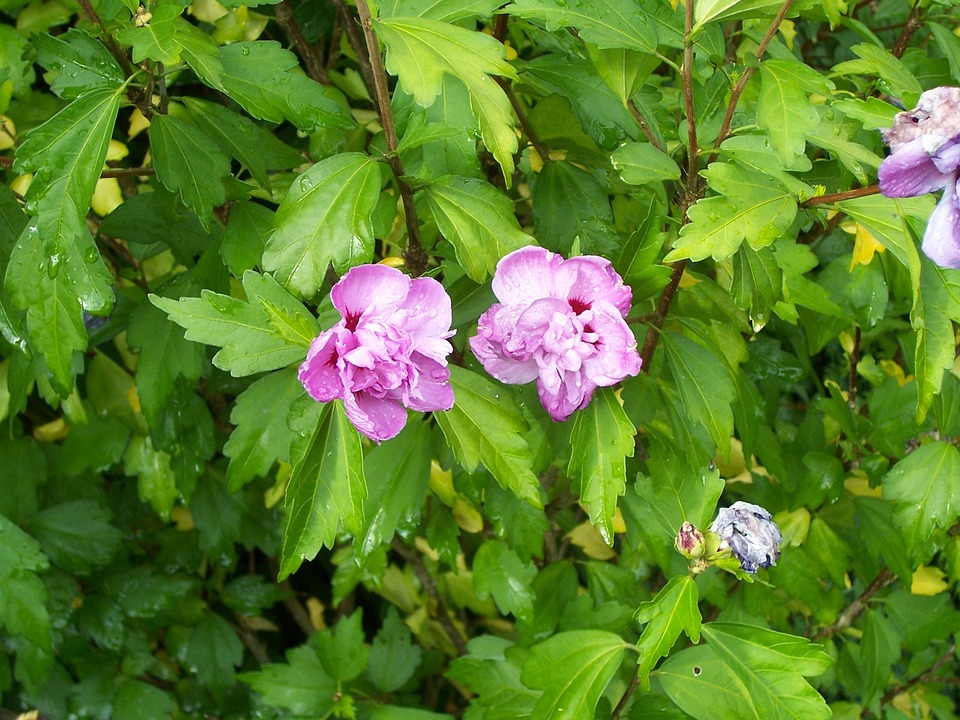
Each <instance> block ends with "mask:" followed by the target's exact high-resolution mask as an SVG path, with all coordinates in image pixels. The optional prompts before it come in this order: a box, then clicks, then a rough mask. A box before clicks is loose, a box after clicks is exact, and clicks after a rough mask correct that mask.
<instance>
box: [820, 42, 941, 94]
mask: <svg viewBox="0 0 960 720" xmlns="http://www.w3.org/2000/svg"><path fill="white" fill-rule="evenodd" d="M850 50H851V51H852V52H853V53H854V54H855V55H856V56H857V57H859V58H860V59H859V60H847V61H846V62H842V63H839V64H837V65H834V66H833V72H834V74H836V75H853V74H863V75H875V76H877V77H879V78H880V79H881V81H882V84H883V86H884V89H885V90H886V92H888V93H891V94H892V95H894V96H895V97H898V98H901V99H902V100H903V104H904V106H905V107H908V108H911V107H916V104H917V100H918V99H919V98H920V93H922V92H923V87H922V86H921V85H920V82H919V81H918V80H917V78H916V77H915V76H914V75H913V73H912V72H910V71H909V70H908V69H907V67H906V65H904V64H903V62H902V61H901V60H900V58H898V57H897V56H896V55H894V54H893V53H891V52H890V51H889V50H885V49H883V48H882V47H877V46H876V45H872V44H870V43H859V44H856V45H851V46H850Z"/></svg>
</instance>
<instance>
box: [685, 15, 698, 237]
mask: <svg viewBox="0 0 960 720" xmlns="http://www.w3.org/2000/svg"><path fill="white" fill-rule="evenodd" d="M693 3H694V0H687V2H686V3H685V5H684V33H683V67H682V68H680V75H681V78H682V80H683V107H684V112H685V113H686V116H687V187H686V192H685V193H684V203H683V217H684V222H686V218H687V211H688V210H689V209H690V208H691V207H692V206H693V204H694V203H695V202H696V201H697V200H696V196H697V186H698V185H699V179H698V177H697V175H698V173H699V167H698V163H699V161H700V158H699V157H698V156H699V154H700V147H699V144H698V143H697V116H696V112H695V110H696V109H695V108H694V104H693Z"/></svg>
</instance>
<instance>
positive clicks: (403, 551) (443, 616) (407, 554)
mask: <svg viewBox="0 0 960 720" xmlns="http://www.w3.org/2000/svg"><path fill="white" fill-rule="evenodd" d="M361 1H362V0H361ZM390 548H391V549H392V550H393V551H394V552H395V553H397V555H399V556H400V557H402V558H403V559H404V560H406V561H407V564H409V565H410V567H411V568H413V572H414V573H416V575H417V577H418V578H419V579H420V584H421V585H423V589H424V591H425V592H426V593H427V595H429V596H430V599H431V600H433V602H434V605H436V609H437V620H439V622H440V624H441V625H442V626H443V629H444V631H445V632H446V633H447V636H448V637H449V638H450V642H452V643H453V646H454V647H455V648H456V649H457V652H458V653H459V654H460V655H466V654H467V643H466V641H465V640H464V639H463V636H462V635H461V634H460V632H459V631H458V630H457V628H456V626H455V625H454V624H453V621H452V620H451V619H450V613H449V612H448V611H447V605H446V603H444V602H443V598H442V597H440V591H439V590H438V589H437V583H436V582H435V581H434V579H433V576H432V575H431V574H430V571H429V570H427V566H426V565H424V564H423V559H422V558H421V557H420V555H419V553H417V552H416V551H415V550H412V549H410V548H408V547H407V546H406V545H404V544H403V543H402V542H401V541H400V540H398V539H397V538H394V539H393V542H392V543H391V544H390Z"/></svg>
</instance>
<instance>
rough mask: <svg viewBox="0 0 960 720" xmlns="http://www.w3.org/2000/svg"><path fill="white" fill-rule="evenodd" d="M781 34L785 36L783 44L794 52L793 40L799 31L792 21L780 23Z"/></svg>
mask: <svg viewBox="0 0 960 720" xmlns="http://www.w3.org/2000/svg"><path fill="white" fill-rule="evenodd" d="M780 34H781V35H783V42H784V43H785V44H786V46H787V47H788V48H789V49H790V50H793V39H794V38H795V37H796V36H797V29H796V26H795V25H794V24H793V21H792V20H781V21H780Z"/></svg>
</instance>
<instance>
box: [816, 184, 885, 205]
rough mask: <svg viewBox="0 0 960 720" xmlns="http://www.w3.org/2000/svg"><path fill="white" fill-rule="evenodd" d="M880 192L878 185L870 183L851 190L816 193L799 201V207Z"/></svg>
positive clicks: (824, 203)
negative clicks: (826, 193)
mask: <svg viewBox="0 0 960 720" xmlns="http://www.w3.org/2000/svg"><path fill="white" fill-rule="evenodd" d="M879 192H880V186H879V185H870V186H868V187H862V188H854V189H853V190H844V191H843V192H838V193H830V194H829V195H818V196H817V197H812V198H810V199H809V200H804V201H803V202H802V203H800V207H810V206H812V205H826V204H827V203H835V202H840V201H841V200H852V199H853V198H858V197H866V196H868V195H876V194H878V193H879Z"/></svg>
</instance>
